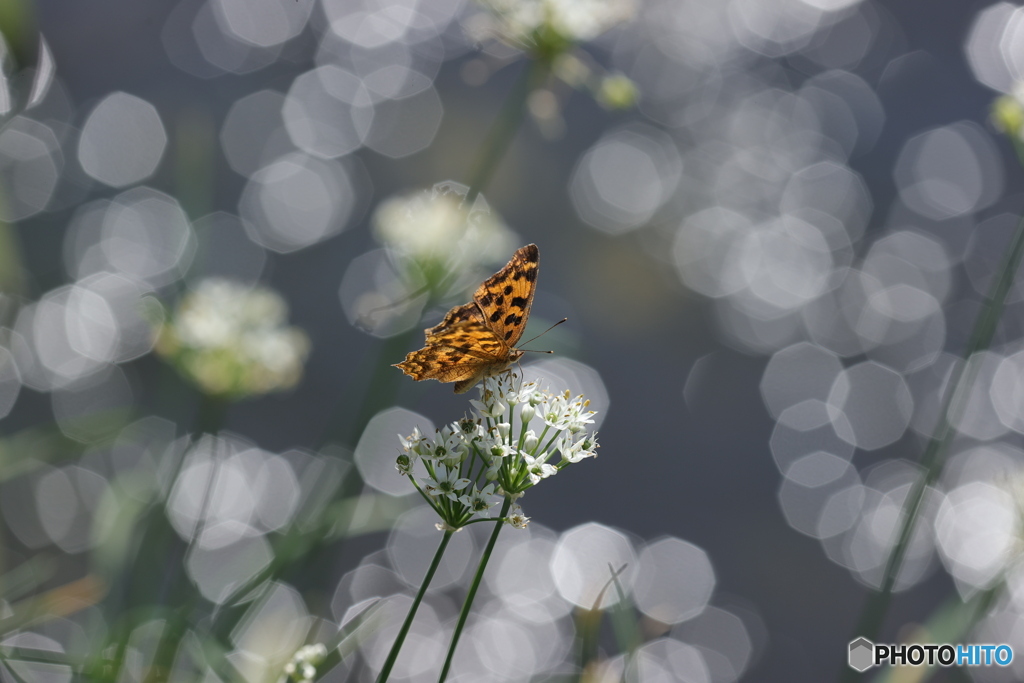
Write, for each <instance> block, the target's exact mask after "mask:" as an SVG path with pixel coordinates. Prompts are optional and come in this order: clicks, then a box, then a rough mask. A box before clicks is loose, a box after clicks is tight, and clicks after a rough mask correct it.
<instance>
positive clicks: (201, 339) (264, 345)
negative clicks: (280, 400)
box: [157, 278, 309, 398]
mask: <svg viewBox="0 0 1024 683" xmlns="http://www.w3.org/2000/svg"><path fill="white" fill-rule="evenodd" d="M287 315H288V306H287V304H286V303H285V302H284V299H282V298H281V296H280V295H279V294H277V293H275V292H272V291H271V290H269V289H265V288H262V287H254V288H250V287H247V286H245V285H243V284H240V283H237V282H232V281H230V280H224V279H220V278H209V279H206V280H203V281H202V282H200V283H199V285H198V286H197V287H196V288H195V290H194V291H192V292H190V293H189V294H187V295H186V296H185V297H184V298H183V299H182V300H181V302H180V303H179V305H178V308H177V309H176V310H175V311H174V314H173V315H172V316H170V317H169V319H168V320H167V321H166V322H165V323H164V325H163V327H162V329H161V331H160V336H159V339H158V342H157V352H158V353H160V354H161V355H162V356H165V357H167V358H169V359H170V360H171V361H172V362H173V363H174V364H175V365H176V366H177V367H178V369H179V370H180V371H181V372H182V374H184V375H185V376H186V377H188V378H189V379H191V380H192V381H193V382H195V383H196V384H197V385H198V386H199V387H200V388H201V389H202V390H203V391H204V392H206V393H208V394H211V395H215V396H229V397H235V398H237V397H241V396H246V395H252V394H262V393H266V392H270V391H276V390H279V389H285V388H289V387H292V386H294V385H295V384H296V383H297V382H298V381H299V378H300V377H301V376H302V366H303V363H304V362H305V360H306V356H307V354H308V353H309V339H308V338H307V337H306V335H305V333H304V332H302V330H300V329H298V328H295V327H288V326H287V325H286V322H287Z"/></svg>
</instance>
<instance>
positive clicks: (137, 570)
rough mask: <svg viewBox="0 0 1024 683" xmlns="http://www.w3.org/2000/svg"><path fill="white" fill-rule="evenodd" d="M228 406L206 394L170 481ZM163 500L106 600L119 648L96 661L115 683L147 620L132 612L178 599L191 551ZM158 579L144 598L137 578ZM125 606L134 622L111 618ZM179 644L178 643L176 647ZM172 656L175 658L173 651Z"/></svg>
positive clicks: (140, 532) (165, 636)
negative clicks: (136, 630)
mask: <svg viewBox="0 0 1024 683" xmlns="http://www.w3.org/2000/svg"><path fill="white" fill-rule="evenodd" d="M228 405H229V404H228V402H227V400H226V399H224V398H219V397H213V396H209V395H207V394H202V399H201V401H200V404H199V407H198V409H197V412H196V415H195V434H194V436H193V439H192V443H191V444H190V446H189V447H188V449H187V450H186V452H184V453H182V454H181V456H180V457H179V458H178V461H177V463H175V466H174V471H173V472H172V473H171V476H170V481H175V480H176V479H177V478H178V474H179V473H180V472H181V468H182V467H183V466H184V464H185V459H186V458H187V457H188V451H190V450H191V449H192V448H194V447H195V445H196V444H197V443H198V442H199V440H200V438H201V437H202V435H203V434H216V433H217V432H218V431H219V430H220V428H221V426H222V425H223V424H224V420H225V417H226V416H227V410H228ZM211 485H212V483H211ZM162 502H163V501H160V502H159V503H157V504H155V505H154V506H153V507H151V508H150V509H149V511H148V512H147V513H145V515H143V517H142V519H141V520H140V523H139V529H138V532H137V533H138V537H137V538H136V539H135V541H134V542H133V543H134V545H135V547H136V552H135V559H134V561H132V562H129V563H128V564H127V565H126V566H125V567H123V571H122V572H121V573H120V575H119V576H118V577H116V578H115V579H114V580H113V581H112V583H111V585H112V586H113V587H114V588H115V589H118V590H117V592H115V591H114V590H112V591H111V593H112V597H111V599H110V600H108V601H107V607H108V613H109V614H110V615H111V621H112V622H113V623H117V626H116V627H115V628H113V629H112V630H111V633H112V637H111V640H112V641H114V645H115V647H114V654H113V656H112V657H111V658H109V659H107V660H105V661H99V662H96V663H95V666H97V667H100V668H105V669H107V670H108V671H109V672H110V673H111V676H110V680H114V679H115V678H116V677H117V676H118V675H119V672H120V670H121V666H122V664H123V662H124V657H125V654H126V651H127V647H128V637H129V636H130V635H131V629H132V628H133V627H134V625H135V623H137V620H138V619H142V618H145V615H144V614H143V612H145V610H136V609H133V608H135V607H137V606H139V605H141V604H144V601H146V600H149V601H150V602H152V603H155V604H157V605H166V604H169V602H171V599H177V597H178V596H172V595H171V593H173V592H174V589H175V587H177V586H178V584H179V583H180V575H181V570H182V564H183V563H184V561H185V558H186V552H187V547H186V546H185V544H184V542H183V541H182V540H181V539H180V538H178V537H177V535H176V534H175V532H174V530H173V529H172V528H171V525H170V522H169V521H168V520H167V517H166V515H165V514H164V512H163V510H162V509H161V505H162ZM169 544H173V545H172V547H171V548H170V549H168V547H167V546H168V545H169ZM168 556H171V557H172V559H171V560H170V561H167V560H166V559H161V558H167V557H168ZM154 576H161V577H162V580H161V581H160V582H159V584H158V594H157V595H155V596H152V595H145V588H144V587H143V586H142V584H141V583H139V580H140V579H141V578H142V577H154ZM126 608H127V610H128V614H130V615H132V617H131V618H129V619H121V620H115V619H114V618H113V616H114V615H118V614H124V610H125V609H126ZM179 638H180V636H179ZM168 639H172V640H173V636H172V634H171V629H170V628H168V629H166V630H165V632H164V634H163V635H162V636H161V645H163V646H164V647H167V645H164V642H165V641H167V640H168ZM176 642H177V641H174V643H175V644H176ZM171 654H172V655H173V651H172V652H171Z"/></svg>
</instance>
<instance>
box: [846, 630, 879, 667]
mask: <svg viewBox="0 0 1024 683" xmlns="http://www.w3.org/2000/svg"><path fill="white" fill-rule="evenodd" d="M874 659H875V645H874V643H872V642H871V641H870V640H868V639H867V638H858V639H857V640H854V641H853V642H851V643H850V660H849V661H850V667H851V668H853V669H856V670H857V671H860V672H861V673H863V672H865V671H867V670H868V669H870V668H871V667H872V666H874V665H875V662H874Z"/></svg>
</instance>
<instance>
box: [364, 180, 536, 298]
mask: <svg viewBox="0 0 1024 683" xmlns="http://www.w3.org/2000/svg"><path fill="white" fill-rule="evenodd" d="M459 189H460V188H459V187H455V186H454V185H453V184H451V183H442V184H439V185H438V186H437V187H435V188H433V189H431V190H423V191H419V192H413V193H411V194H406V195H403V196H399V197H392V198H390V199H387V200H386V201H384V202H382V203H381V204H380V206H378V207H377V210H376V211H375V212H374V215H373V226H374V231H375V233H376V235H377V239H378V240H380V242H381V243H382V244H383V245H384V246H386V247H387V248H388V249H389V250H390V251H391V252H392V253H393V254H394V255H395V256H396V257H397V259H398V261H399V265H400V266H401V267H403V268H415V269H416V270H417V271H418V272H417V273H415V276H414V277H410V278H409V279H410V280H416V279H420V278H422V279H425V280H426V281H427V283H428V285H430V286H431V288H432V289H434V288H436V287H438V286H441V285H442V284H446V285H447V286H448V287H451V286H453V285H454V284H455V281H456V280H457V279H458V278H459V276H460V275H464V274H470V273H472V274H473V275H474V276H475V275H476V270H477V269H478V268H480V267H481V266H483V265H484V264H491V263H495V262H497V261H500V260H501V259H502V258H503V257H504V255H505V254H506V253H508V252H509V251H510V250H511V249H512V248H513V247H514V246H515V244H516V242H517V239H516V236H515V234H514V233H513V232H512V231H511V230H510V229H509V228H508V226H506V225H505V223H504V222H503V221H502V220H501V218H499V217H498V216H496V215H494V214H492V213H491V212H490V211H489V210H487V209H486V208H473V209H471V210H469V211H468V212H467V209H466V208H465V207H464V206H463V199H462V197H461V196H460V194H459V192H458V191H459ZM462 189H464V188H462ZM477 201H478V202H480V204H481V206H483V207H486V204H484V203H483V202H482V200H479V199H478V200H477ZM438 280H444V281H445V282H444V283H440V282H438ZM445 293H446V292H445V291H439V292H435V294H437V295H439V296H443V295H444V294H445Z"/></svg>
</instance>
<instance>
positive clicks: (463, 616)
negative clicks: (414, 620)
mask: <svg viewBox="0 0 1024 683" xmlns="http://www.w3.org/2000/svg"><path fill="white" fill-rule="evenodd" d="M510 507H512V499H511V498H508V497H507V496H506V498H505V501H504V502H503V503H502V504H501V512H500V513H499V514H498V521H495V522H494V531H492V532H491V537H490V539H488V541H487V547H486V548H484V554H483V555H482V556H481V557H480V564H479V565H478V566H477V568H476V575H475V576H474V577H473V583H472V584H471V585H470V587H469V593H467V594H466V600H465V601H464V602H463V603H462V611H461V612H460V613H459V622H458V623H457V624H455V632H454V633H453V634H452V642H451V645H449V646H448V656H447V657H445V659H444V667H443V668H442V669H441V675H440V677H438V679H437V680H438V682H439V683H444V680H445V679H446V678H447V677H448V670H449V669H451V668H452V660H453V659H454V658H455V648H456V647H458V645H459V638H460V637H462V630H463V629H464V628H465V627H466V620H467V619H468V618H469V610H470V609H472V607H473V600H474V599H476V592H477V590H478V589H479V588H480V582H481V581H482V580H483V578H484V570H485V569H487V563H488V561H490V559H491V553H493V552H494V544H495V543H497V541H498V534H499V533H501V527H502V526H504V524H505V523H504V522H502V521H500V520H503V519H504V518H505V516H506V515H507V514H508V510H509V508H510Z"/></svg>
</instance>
